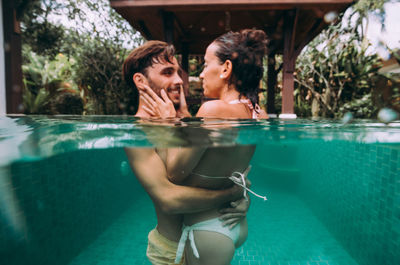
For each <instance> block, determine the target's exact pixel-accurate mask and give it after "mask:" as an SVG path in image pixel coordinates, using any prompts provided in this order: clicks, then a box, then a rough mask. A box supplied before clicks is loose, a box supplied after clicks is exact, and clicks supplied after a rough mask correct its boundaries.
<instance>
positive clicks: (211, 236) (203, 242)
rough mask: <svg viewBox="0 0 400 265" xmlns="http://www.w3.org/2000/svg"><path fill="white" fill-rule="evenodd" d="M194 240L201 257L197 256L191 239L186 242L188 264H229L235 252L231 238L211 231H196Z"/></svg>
mask: <svg viewBox="0 0 400 265" xmlns="http://www.w3.org/2000/svg"><path fill="white" fill-rule="evenodd" d="M193 234H194V241H195V243H196V247H197V251H198V252H199V255H200V258H196V257H195V256H194V254H193V250H192V248H191V246H190V243H189V241H188V242H186V248H185V261H186V265H229V264H230V262H231V260H232V258H233V255H234V253H235V246H234V244H233V241H232V239H231V238H229V237H228V236H226V235H223V234H220V233H217V232H211V231H199V230H197V231H194V232H193Z"/></svg>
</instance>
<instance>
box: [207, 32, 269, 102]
mask: <svg viewBox="0 0 400 265" xmlns="http://www.w3.org/2000/svg"><path fill="white" fill-rule="evenodd" d="M214 43H216V44H217V46H218V48H217V51H216V52H215V55H216V56H217V57H218V58H219V60H220V61H221V63H224V62H225V61H226V60H230V61H231V62H232V75H231V78H230V80H229V84H233V85H235V87H236V89H237V91H238V92H239V93H240V94H239V97H241V96H245V97H247V98H248V99H250V101H251V104H252V105H253V106H255V104H256V103H258V92H259V85H260V80H261V78H262V76H263V73H264V68H263V58H264V56H265V55H266V53H267V44H268V40H267V35H266V34H265V32H264V31H262V30H256V29H244V30H241V31H240V32H232V31H231V32H228V33H225V34H224V35H222V36H220V37H218V38H216V39H215V40H214Z"/></svg>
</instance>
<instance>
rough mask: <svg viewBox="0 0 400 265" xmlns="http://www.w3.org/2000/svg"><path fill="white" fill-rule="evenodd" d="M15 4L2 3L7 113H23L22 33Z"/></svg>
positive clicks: (11, 2)
mask: <svg viewBox="0 0 400 265" xmlns="http://www.w3.org/2000/svg"><path fill="white" fill-rule="evenodd" d="M15 2H16V1H2V3H3V25H4V28H3V29H4V31H3V33H4V61H5V81H6V82H5V83H6V102H7V103H6V107H7V108H6V112H7V113H21V112H22V111H23V107H22V88H23V86H22V68H21V64H22V55H21V32H20V27H19V21H17V19H16V8H15V6H14V4H15Z"/></svg>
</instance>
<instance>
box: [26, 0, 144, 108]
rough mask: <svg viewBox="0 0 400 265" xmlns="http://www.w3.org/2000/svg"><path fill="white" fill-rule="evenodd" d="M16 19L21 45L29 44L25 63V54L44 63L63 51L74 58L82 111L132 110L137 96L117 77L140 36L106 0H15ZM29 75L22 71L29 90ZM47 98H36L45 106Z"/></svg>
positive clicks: (119, 75)
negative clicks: (83, 109)
mask: <svg viewBox="0 0 400 265" xmlns="http://www.w3.org/2000/svg"><path fill="white" fill-rule="evenodd" d="M93 17H95V18H96V20H93V19H92V18H93ZM18 18H19V19H20V20H21V29H22V41H23V46H27V47H28V48H24V49H23V58H24V60H23V64H24V65H29V64H31V63H32V62H31V59H32V56H30V53H35V54H36V55H37V56H44V57H45V58H46V60H49V61H53V60H55V58H56V57H57V56H58V54H63V55H65V56H66V57H67V58H72V59H73V60H74V62H75V63H74V64H71V65H70V68H71V69H70V72H71V73H72V81H73V82H74V84H73V85H74V86H76V87H78V89H79V90H80V92H81V93H80V94H81V95H82V97H83V101H84V102H85V103H86V105H85V109H86V113H89V114H133V113H135V111H136V107H137V95H136V94H135V93H134V91H131V88H129V87H127V86H126V85H125V83H124V81H123V80H122V76H121V66H122V62H123V60H124V58H125V57H126V55H127V53H128V52H129V50H130V49H131V48H133V47H134V46H137V45H140V44H141V43H142V42H143V38H142V37H141V36H140V35H139V34H137V33H136V31H134V30H133V29H132V28H131V27H130V25H129V24H128V23H127V22H126V21H125V20H124V19H123V18H122V17H121V16H120V15H119V14H117V13H116V12H115V11H114V10H113V9H112V8H111V7H110V5H109V1H106V0H102V1H94V0H77V1H61V0H56V1H54V0H53V1H52V0H19V8H18ZM72 22H73V23H72ZM71 24H73V26H71ZM25 73H27V72H26V71H25ZM42 74H43V73H42ZM29 78H30V77H29V76H28V75H25V81H29V82H30V85H31V86H30V88H32V87H33V86H34V85H33V84H32V80H31V79H29ZM39 79H40V78H39ZM39 79H38V80H39ZM25 83H27V82H25ZM26 88H27V89H28V90H29V88H28V87H26ZM44 89H45V88H44ZM28 90H26V91H28ZM45 90H46V89H45ZM31 92H32V91H31ZM27 93H28V92H27ZM47 94H49V91H47ZM41 95H44V94H43V92H42V93H41ZM35 96H36V94H35V93H34V92H33V93H31V96H30V100H31V101H33V102H35V98H34V97H35ZM50 98H51V97H50V96H49V97H42V99H41V100H39V101H37V102H42V104H43V105H44V106H45V105H46V104H48V103H49V102H47V101H49V100H50ZM36 109H39V110H40V109H46V108H36ZM61 109H63V108H61ZM27 112H29V111H27ZM39 112H40V111H39Z"/></svg>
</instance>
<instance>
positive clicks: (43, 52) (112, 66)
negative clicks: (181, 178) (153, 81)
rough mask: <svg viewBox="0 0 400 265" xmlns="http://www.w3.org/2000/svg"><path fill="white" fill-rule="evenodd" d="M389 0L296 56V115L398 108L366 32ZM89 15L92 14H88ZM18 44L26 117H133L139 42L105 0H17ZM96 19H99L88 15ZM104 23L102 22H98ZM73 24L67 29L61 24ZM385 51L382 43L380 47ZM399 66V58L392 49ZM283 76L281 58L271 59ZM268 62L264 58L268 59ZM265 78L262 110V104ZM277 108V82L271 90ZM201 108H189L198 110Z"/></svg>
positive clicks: (391, 78) (392, 84)
mask: <svg viewBox="0 0 400 265" xmlns="http://www.w3.org/2000/svg"><path fill="white" fill-rule="evenodd" d="M387 2H390V1H388V0H378V1H373V0H360V1H358V2H357V3H356V4H355V5H353V6H352V8H351V10H350V11H348V13H349V14H347V15H346V16H344V15H343V14H339V18H338V22H337V23H334V24H332V25H331V26H329V27H328V28H327V29H326V30H324V31H323V32H322V33H321V34H320V35H319V36H318V37H316V38H315V39H314V40H313V41H312V42H311V43H310V44H309V45H308V46H307V47H306V48H305V49H304V50H303V52H302V53H301V54H300V56H299V57H298V59H297V62H296V72H295V81H296V82H295V112H296V114H297V115H298V116H300V117H311V116H313V117H327V118H328V117H332V118H340V117H341V116H342V115H343V114H344V113H346V112H348V111H351V112H352V113H353V114H354V115H355V117H360V118H375V117H376V114H377V111H378V110H379V109H380V108H382V107H390V108H394V109H397V111H400V92H399V91H400V88H399V87H400V86H399V80H400V78H399V75H398V74H397V75H396V74H392V73H388V72H382V71H381V69H382V65H383V60H382V59H381V58H380V57H379V56H378V55H377V54H376V52H375V53H374V52H371V51H370V50H371V49H368V48H369V47H370V43H369V41H368V39H367V38H366V29H367V28H368V25H369V16H370V15H371V14H373V15H375V16H377V17H379V19H380V20H381V22H382V25H383V29H384V25H385V24H384V22H385V10H384V4H385V3H387ZM88 10H90V12H88ZM17 15H18V19H19V20H20V21H21V30H22V42H23V50H22V51H23V74H24V84H25V90H24V96H23V103H24V108H25V113H27V114H99V115H100V114H116V115H120V114H128V115H131V114H134V113H135V112H136V107H137V95H136V94H135V91H133V90H132V89H130V88H129V87H127V86H126V85H125V83H124V82H123V79H122V76H121V66H122V63H123V61H124V59H125V57H126V56H127V55H128V53H129V52H130V50H131V49H133V48H134V47H137V46H139V45H141V44H142V43H143V42H144V39H143V38H142V37H141V36H140V35H139V34H138V33H137V32H135V30H133V29H132V28H131V27H130V25H129V24H128V23H127V22H126V21H125V20H124V19H123V18H122V17H120V16H119V15H118V14H117V13H116V12H115V11H114V10H113V9H112V8H111V7H110V5H109V1H107V0H98V1H95V0H76V1H61V0H57V1H52V0H19V9H18V14H17ZM91 16H92V17H93V16H96V17H97V19H96V20H92V19H91V18H90V17H91ZM99 21H100V22H101V23H100V22H99ZM68 23H69V25H70V26H66V24H67V25H68ZM381 45H382V46H385V44H384V43H382V44H381ZM390 53H391V56H392V57H393V58H394V59H395V60H397V62H399V58H400V56H399V53H398V52H397V51H390ZM269 59H270V60H271V59H273V60H275V62H276V63H275V66H276V70H277V71H280V69H281V66H280V65H281V63H282V58H281V57H280V56H274V58H269ZM266 61H267V60H266ZM189 65H190V72H189V76H190V80H192V82H190V86H191V88H190V89H189V92H190V96H191V98H196V97H197V98H199V97H201V85H200V84H199V82H198V79H196V78H197V76H198V75H199V73H200V72H201V66H202V58H201V57H198V56H197V57H196V56H192V57H191V60H190V62H189ZM267 81H268V80H267V75H266V74H265V75H264V80H263V87H264V90H263V91H264V92H262V93H261V94H260V98H261V100H260V103H261V105H264V106H265V105H266V97H267V95H266V93H267V92H266V89H265V88H266V86H267ZM275 86H276V87H275V109H276V110H277V114H279V112H280V108H281V87H282V86H281V81H280V79H278V83H277V84H276V85H275ZM197 107H198V106H190V108H191V110H192V112H195V111H196V109H197Z"/></svg>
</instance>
